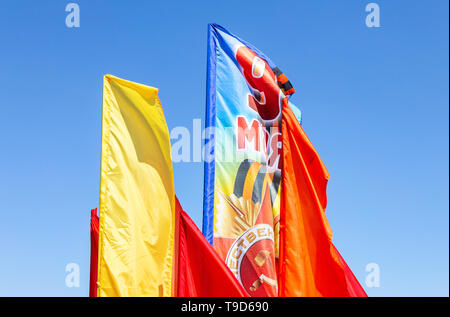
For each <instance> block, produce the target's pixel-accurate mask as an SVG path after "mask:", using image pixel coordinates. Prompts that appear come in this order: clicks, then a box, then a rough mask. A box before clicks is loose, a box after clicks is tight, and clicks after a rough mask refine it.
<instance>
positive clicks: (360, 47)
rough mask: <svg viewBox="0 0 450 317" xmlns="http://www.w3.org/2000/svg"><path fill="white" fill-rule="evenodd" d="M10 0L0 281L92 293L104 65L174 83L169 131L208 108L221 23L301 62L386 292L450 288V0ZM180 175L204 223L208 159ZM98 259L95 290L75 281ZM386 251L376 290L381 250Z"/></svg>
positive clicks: (311, 123) (331, 213)
mask: <svg viewBox="0 0 450 317" xmlns="http://www.w3.org/2000/svg"><path fill="white" fill-rule="evenodd" d="M69 2H71V1H63V0H52V1H49V0H47V1H25V0H2V1H0V107H1V108H0V109H1V115H0V149H1V150H0V151H1V152H0V154H1V155H0V213H1V221H0V259H1V260H0V295H1V296H19V295H23V296H87V295H88V281H89V243H90V240H89V217H90V209H91V208H94V207H97V206H98V203H99V181H100V175H99V173H100V136H101V104H102V76H103V75H104V74H107V73H110V74H113V75H116V76H119V77H122V78H125V79H128V80H132V81H136V82H139V83H143V84H147V85H150V86H154V87H158V88H160V98H161V101H162V104H163V108H164V112H165V115H166V120H167V123H168V126H169V129H172V128H173V127H176V126H185V127H188V128H189V129H190V130H192V120H193V119H194V118H201V119H202V121H203V118H204V108H205V82H206V30H207V23H210V22H215V23H218V24H221V25H223V26H224V27H226V28H228V29H229V30H230V31H231V32H233V33H235V34H236V35H238V36H240V37H241V38H243V39H245V40H246V41H248V42H250V43H252V44H254V45H255V46H256V47H258V48H259V49H260V50H262V51H263V52H265V53H266V54H267V55H268V56H270V57H271V59H272V60H273V61H274V62H275V63H276V64H277V65H278V66H279V67H280V68H281V69H282V70H283V71H284V72H285V74H286V75H287V76H288V77H289V79H290V80H291V82H292V83H293V85H294V87H295V88H296V91H297V92H296V94H295V95H294V96H293V98H292V99H291V100H292V101H293V102H294V103H295V104H296V105H297V106H298V107H299V108H300V109H301V110H302V111H303V127H304V129H305V131H306V133H307V134H308V136H309V137H310V139H311V141H312V142H313V144H314V145H315V147H316V149H317V150H318V152H319V154H320V155H321V157H322V159H323V161H324V162H325V164H326V166H327V168H328V170H329V172H330V174H331V179H330V182H329V186H328V209H327V215H328V219H329V221H330V224H331V227H332V229H333V232H334V242H335V244H336V246H337V248H338V249H339V250H340V252H341V254H342V255H343V257H344V258H345V259H346V261H347V263H348V264H349V266H350V267H351V268H352V270H353V272H354V273H355V275H356V276H357V277H358V279H359V280H360V282H361V283H362V285H363V286H364V287H365V289H366V291H367V293H368V295H370V296H432V295H434V296H448V295H449V276H448V272H449V253H448V251H449V243H448V242H449V230H448V228H449V218H448V216H449V196H448V191H449V188H448V187H449V139H448V135H449V91H448V85H449V73H448V69H449V64H448V58H449V46H448V35H449V34H448V23H449V20H448V10H449V8H448V1H438V0H434V1H412V0H411V1H400V0H389V1H387V0H383V1H381V0H380V1H373V2H376V3H378V5H379V7H380V23H381V27H379V28H368V27H367V26H366V23H365V19H366V15H367V14H368V13H366V12H365V7H366V5H367V4H368V3H369V2H371V1H358V0H352V1H347V0H346V1H343V0H342V1H324V0H308V1H306V0H304V1H298V0H293V1H289V0H284V1H262V0H259V1H242V0H239V1H234V0H227V1H173V0H172V1H148V0H146V1H143V0H142V1H124V0H123V1H100V0H79V1H72V2H76V3H78V4H79V5H80V9H81V12H80V13H81V25H80V27H79V28H67V27H66V25H65V19H66V15H67V13H66V12H65V7H66V5H67V4H68V3H69ZM174 172H175V189H176V193H177V195H178V196H179V198H180V201H181V203H182V205H183V207H184V209H185V210H186V211H187V212H188V213H189V214H190V215H191V217H192V218H193V219H194V221H195V222H196V223H197V224H198V225H199V226H201V219H202V199H203V197H202V194H203V164H202V163H176V164H175V165H174ZM71 262H73V263H77V264H79V266H80V274H81V284H80V287H79V288H68V287H66V284H65V277H66V272H65V268H66V264H68V263H71ZM368 263H377V264H378V265H379V267H380V287H378V288H368V287H366V285H365V283H364V281H365V278H366V275H367V274H368V273H367V272H366V271H365V268H366V265H367V264H368Z"/></svg>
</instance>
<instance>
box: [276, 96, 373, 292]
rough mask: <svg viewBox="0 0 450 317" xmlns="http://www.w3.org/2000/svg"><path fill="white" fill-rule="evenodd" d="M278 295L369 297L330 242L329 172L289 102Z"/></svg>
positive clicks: (284, 132) (285, 122)
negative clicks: (328, 210)
mask: <svg viewBox="0 0 450 317" xmlns="http://www.w3.org/2000/svg"><path fill="white" fill-rule="evenodd" d="M282 140H283V150H282V152H283V173H282V180H281V211H280V259H279V268H278V273H279V274H278V282H279V295H280V296H339V297H341V296H366V294H365V292H364V290H363V289H362V287H361V286H360V285H359V283H358V281H357V280H356V278H355V277H354V275H353V273H352V272H351V270H350V269H349V268H348V266H347V264H346V263H345V261H344V259H343V258H342V257H341V256H340V254H339V252H338V251H337V249H336V248H335V247H334V245H333V244H332V231H331V229H330V226H329V224H328V221H327V218H326V216H325V208H326V205H327V196H326V186H327V182H328V178H329V174H328V171H327V169H326V168H325V165H324V164H323V162H322V160H321V159H320V157H319V155H318V153H317V152H316V150H315V149H314V147H313V145H312V144H311V142H310V141H309V139H308V137H307V136H306V134H305V132H304V131H303V128H302V127H301V125H300V124H299V122H298V121H297V119H296V118H295V115H294V113H293V112H292V110H291V109H290V107H289V106H288V105H287V104H284V105H283V111H282Z"/></svg>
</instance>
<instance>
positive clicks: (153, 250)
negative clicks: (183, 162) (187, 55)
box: [97, 75, 177, 297]
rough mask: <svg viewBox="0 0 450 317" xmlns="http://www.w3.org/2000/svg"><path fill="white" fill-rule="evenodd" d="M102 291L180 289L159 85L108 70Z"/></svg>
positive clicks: (111, 293) (135, 293)
mask: <svg viewBox="0 0 450 317" xmlns="http://www.w3.org/2000/svg"><path fill="white" fill-rule="evenodd" d="M103 89H104V90H103V120H102V150H101V180H100V228H99V264H98V291H97V294H98V296H99V297H100V296H173V295H174V292H175V287H176V285H175V284H174V283H175V281H176V278H173V277H172V272H173V267H174V265H175V266H176V263H175V264H174V256H173V255H174V249H175V248H176V241H175V239H174V237H175V235H176V233H175V232H176V228H175V227H176V223H177V221H176V219H175V218H176V217H175V216H176V213H175V194H174V184H173V172H172V161H171V156H170V139H169V132H168V128H167V125H166V121H165V118H164V114H163V110H162V107H161V104H160V101H159V98H158V89H156V88H152V87H148V86H144V85H141V84H137V83H133V82H130V81H126V80H123V79H119V78H117V77H114V76H111V75H106V76H105V77H104V87H103Z"/></svg>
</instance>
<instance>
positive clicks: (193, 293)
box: [176, 199, 247, 297]
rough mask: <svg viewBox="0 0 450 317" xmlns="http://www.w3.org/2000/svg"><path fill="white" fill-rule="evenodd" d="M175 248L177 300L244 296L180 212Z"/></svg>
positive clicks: (200, 235) (193, 224)
mask: <svg viewBox="0 0 450 317" xmlns="http://www.w3.org/2000/svg"><path fill="white" fill-rule="evenodd" d="M176 210H177V213H179V214H180V217H179V219H180V225H179V247H178V250H179V251H178V252H179V253H178V259H179V260H178V261H179V263H178V296H180V297H244V296H247V294H246V292H245V290H244V289H243V288H242V286H241V284H239V282H238V281H237V280H236V278H235V277H234V275H233V274H232V273H231V271H230V269H229V268H228V267H227V266H226V265H225V262H223V260H222V259H221V258H220V257H219V255H218V254H217V253H216V252H215V251H214V249H213V248H212V246H211V245H210V244H209V243H208V241H207V240H206V239H205V237H204V236H203V234H202V233H201V231H200V230H199V229H198V228H197V226H196V225H195V223H194V222H193V221H192V220H191V218H190V217H189V216H188V214H187V213H186V212H184V210H183V209H182V207H181V205H180V203H179V201H178V199H177V200H176Z"/></svg>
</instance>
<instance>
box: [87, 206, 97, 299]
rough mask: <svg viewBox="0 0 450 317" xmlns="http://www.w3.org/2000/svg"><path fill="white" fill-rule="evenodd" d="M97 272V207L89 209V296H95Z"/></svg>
mask: <svg viewBox="0 0 450 317" xmlns="http://www.w3.org/2000/svg"><path fill="white" fill-rule="evenodd" d="M97 273H98V216H97V208H95V209H92V210H91V274H90V280H89V297H97Z"/></svg>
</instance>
